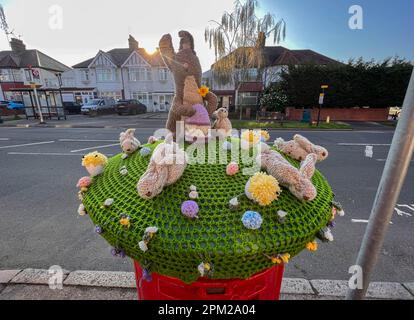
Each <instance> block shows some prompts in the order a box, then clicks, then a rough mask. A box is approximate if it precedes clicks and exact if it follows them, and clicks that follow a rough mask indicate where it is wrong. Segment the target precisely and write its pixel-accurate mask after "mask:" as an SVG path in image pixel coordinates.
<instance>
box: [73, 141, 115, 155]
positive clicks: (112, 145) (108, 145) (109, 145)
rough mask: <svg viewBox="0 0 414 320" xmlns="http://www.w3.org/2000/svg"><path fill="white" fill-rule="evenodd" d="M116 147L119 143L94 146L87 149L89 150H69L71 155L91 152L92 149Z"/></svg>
mask: <svg viewBox="0 0 414 320" xmlns="http://www.w3.org/2000/svg"><path fill="white" fill-rule="evenodd" d="M118 145H119V143H113V144H106V145H103V146H95V147H89V148H84V149H78V150H71V153H75V152H81V151H87V150H93V149H102V148H109V147H114V146H118Z"/></svg>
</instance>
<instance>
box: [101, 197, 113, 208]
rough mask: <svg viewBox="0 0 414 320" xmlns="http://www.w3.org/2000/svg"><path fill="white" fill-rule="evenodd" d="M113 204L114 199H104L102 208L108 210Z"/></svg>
mask: <svg viewBox="0 0 414 320" xmlns="http://www.w3.org/2000/svg"><path fill="white" fill-rule="evenodd" d="M113 204H114V199H106V200H105V202H104V203H103V205H102V208H109V207H110V206H112V205H113Z"/></svg>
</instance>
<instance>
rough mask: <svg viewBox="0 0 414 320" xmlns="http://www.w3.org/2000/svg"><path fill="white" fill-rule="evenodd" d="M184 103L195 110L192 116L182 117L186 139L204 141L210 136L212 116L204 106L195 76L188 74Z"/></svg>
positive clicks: (185, 83) (185, 82)
mask: <svg viewBox="0 0 414 320" xmlns="http://www.w3.org/2000/svg"><path fill="white" fill-rule="evenodd" d="M183 105H184V106H185V107H190V106H191V108H192V109H193V110H194V111H195V114H194V115H193V116H191V117H182V118H181V120H184V123H185V140H186V141H188V142H195V141H200V142H204V141H205V140H206V139H207V138H208V133H209V132H208V131H209V129H210V128H211V122H210V117H209V114H208V111H207V109H206V108H205V106H204V102H203V98H202V96H201V95H200V93H199V92H198V86H197V82H196V80H195V78H194V76H188V77H186V78H185V81H184V99H183Z"/></svg>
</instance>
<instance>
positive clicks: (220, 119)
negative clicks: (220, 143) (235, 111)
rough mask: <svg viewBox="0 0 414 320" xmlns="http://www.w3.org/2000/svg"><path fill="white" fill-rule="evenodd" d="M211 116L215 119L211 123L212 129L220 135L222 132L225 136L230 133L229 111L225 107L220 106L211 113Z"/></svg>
mask: <svg viewBox="0 0 414 320" xmlns="http://www.w3.org/2000/svg"><path fill="white" fill-rule="evenodd" d="M213 117H215V118H216V119H217V120H216V121H215V122H214V124H213V129H216V130H217V131H218V132H219V133H220V135H221V134H223V135H224V136H225V137H228V136H230V135H231V130H232V129H233V127H232V125H231V122H230V120H229V111H228V110H227V108H220V109H218V110H216V111H215V112H214V113H213Z"/></svg>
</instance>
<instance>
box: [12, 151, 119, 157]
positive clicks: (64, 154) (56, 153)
mask: <svg viewBox="0 0 414 320" xmlns="http://www.w3.org/2000/svg"><path fill="white" fill-rule="evenodd" d="M7 154H8V155H19V156H77V157H80V156H82V155H81V154H76V153H59V152H50V153H47V152H46V153H42V152H8V153H7ZM107 156H113V154H107Z"/></svg>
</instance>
